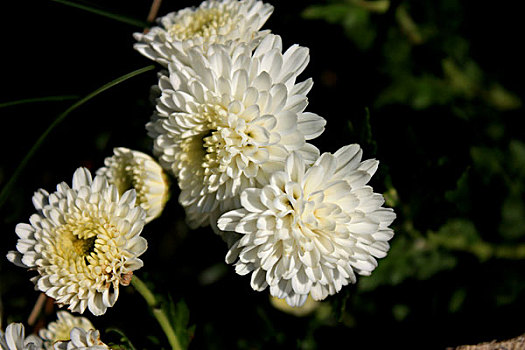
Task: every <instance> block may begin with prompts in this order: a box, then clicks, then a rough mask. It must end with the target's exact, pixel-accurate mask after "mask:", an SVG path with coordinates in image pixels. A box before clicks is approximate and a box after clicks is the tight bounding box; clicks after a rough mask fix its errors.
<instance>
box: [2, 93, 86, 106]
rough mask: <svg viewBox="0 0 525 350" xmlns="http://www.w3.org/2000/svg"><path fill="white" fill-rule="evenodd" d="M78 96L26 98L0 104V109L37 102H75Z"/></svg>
mask: <svg viewBox="0 0 525 350" xmlns="http://www.w3.org/2000/svg"><path fill="white" fill-rule="evenodd" d="M76 99H78V96H75V95H64V96H45V97H35V98H26V99H23V100H16V101H9V102H1V103H0V108H6V107H12V106H17V105H23V104H28V103H38V102H60V101H69V100H76Z"/></svg>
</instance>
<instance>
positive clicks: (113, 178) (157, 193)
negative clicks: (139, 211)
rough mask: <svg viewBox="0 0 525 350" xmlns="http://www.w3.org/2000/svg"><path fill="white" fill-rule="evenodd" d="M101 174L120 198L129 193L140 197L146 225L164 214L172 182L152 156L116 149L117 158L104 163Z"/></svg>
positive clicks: (138, 201) (123, 148) (139, 201)
mask: <svg viewBox="0 0 525 350" xmlns="http://www.w3.org/2000/svg"><path fill="white" fill-rule="evenodd" d="M104 164H105V166H104V167H102V168H100V169H98V170H97V175H103V176H105V177H106V178H107V179H108V182H109V183H110V184H113V185H115V186H116V187H117V189H118V192H119V194H120V195H123V194H124V192H126V191H127V190H129V189H134V190H135V192H136V193H137V204H138V205H140V206H141V207H142V208H143V209H144V210H145V211H146V223H148V222H150V221H151V220H153V219H155V218H157V217H158V216H160V214H161V213H162V210H163V209H164V206H165V204H166V202H167V201H168V198H169V185H168V178H167V177H166V175H165V174H164V171H163V170H162V168H161V166H160V165H159V164H158V163H157V162H156V161H155V160H154V159H153V158H151V157H150V156H149V155H147V154H145V153H142V152H139V151H134V150H130V149H128V148H125V147H118V148H115V149H114V155H113V156H112V157H108V158H106V159H105V160H104Z"/></svg>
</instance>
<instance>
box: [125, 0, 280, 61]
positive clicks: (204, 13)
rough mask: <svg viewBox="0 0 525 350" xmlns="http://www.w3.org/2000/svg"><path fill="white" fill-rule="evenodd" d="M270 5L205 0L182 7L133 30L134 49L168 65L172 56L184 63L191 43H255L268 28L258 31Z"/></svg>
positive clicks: (266, 16) (193, 44) (202, 44)
mask: <svg viewBox="0 0 525 350" xmlns="http://www.w3.org/2000/svg"><path fill="white" fill-rule="evenodd" d="M272 12H273V6H271V5H269V4H265V3H263V2H262V1H256V0H241V1H237V0H222V1H218V0H207V1H204V2H202V3H201V5H200V6H199V7H198V8H185V9H183V10H180V11H177V12H172V13H169V14H167V15H166V16H164V17H162V18H160V19H159V20H158V22H159V23H160V26H159V27H153V28H151V30H150V31H149V32H148V33H147V34H142V33H135V34H134V37H135V39H136V40H137V41H138V43H137V44H135V49H136V50H137V51H139V52H140V53H141V54H143V55H144V56H146V57H148V58H150V59H152V60H154V61H157V62H159V63H160V64H162V65H163V66H165V67H167V66H168V64H169V62H171V61H172V60H173V58H174V57H176V58H177V59H179V60H181V61H183V62H185V63H187V62H188V60H187V56H186V52H187V50H188V49H190V48H192V47H195V46H197V47H202V48H204V49H205V50H206V49H207V48H208V47H209V46H210V45H212V44H224V43H227V42H229V41H239V42H246V43H251V45H252V46H254V45H256V44H257V43H258V42H259V41H260V39H261V38H262V37H264V35H266V34H268V32H269V31H259V29H261V27H262V26H263V25H264V23H265V22H266V20H267V19H268V17H270V15H271V14H272Z"/></svg>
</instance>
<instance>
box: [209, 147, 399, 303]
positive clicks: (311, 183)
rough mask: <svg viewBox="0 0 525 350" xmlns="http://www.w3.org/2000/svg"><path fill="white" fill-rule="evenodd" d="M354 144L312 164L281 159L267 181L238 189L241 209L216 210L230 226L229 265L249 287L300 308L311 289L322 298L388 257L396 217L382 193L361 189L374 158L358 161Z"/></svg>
mask: <svg viewBox="0 0 525 350" xmlns="http://www.w3.org/2000/svg"><path fill="white" fill-rule="evenodd" d="M361 155H362V151H361V149H360V147H359V146H358V145H350V146H345V147H343V148H341V149H340V150H338V151H337V152H336V153H335V154H333V155H332V154H330V153H324V154H323V155H321V157H319V159H318V160H317V161H316V162H315V163H314V165H312V166H311V167H310V168H307V166H306V165H305V162H304V160H303V159H301V157H300V156H298V155H297V154H291V155H290V156H289V157H288V159H287V160H286V167H285V170H284V171H279V172H276V173H274V174H273V175H272V177H271V179H270V184H269V185H266V186H264V187H263V188H250V189H246V190H244V191H243V193H242V194H241V204H242V208H241V209H237V210H232V211H230V212H228V213H226V214H224V215H222V216H221V217H220V219H219V221H218V227H219V228H220V229H221V230H228V231H235V232H237V233H238V234H240V239H239V240H238V241H237V242H235V243H233V244H232V245H231V248H230V250H229V252H228V255H227V257H226V260H227V262H229V263H232V262H234V261H237V262H236V264H235V265H236V268H235V270H236V272H237V273H238V274H240V275H245V274H248V273H250V272H251V273H252V276H251V286H252V288H253V289H254V290H257V291H262V290H264V289H265V288H266V287H267V286H268V285H269V286H270V293H271V295H273V296H275V297H278V298H281V299H282V298H286V301H287V303H288V304H289V305H291V306H300V305H302V304H303V303H304V302H305V300H306V298H307V296H308V295H309V294H310V295H311V296H312V297H313V299H314V300H322V299H324V298H326V297H327V296H328V295H332V294H335V293H336V292H338V291H339V290H340V289H341V288H342V287H343V286H345V285H347V284H348V283H355V282H356V276H355V273H358V274H360V275H369V274H370V273H371V272H372V270H374V268H375V267H376V266H377V262H376V258H382V257H384V256H385V255H386V253H387V251H388V249H389V245H388V240H390V238H392V236H393V234H394V233H393V231H392V229H390V228H389V227H388V226H389V225H390V224H391V223H392V221H393V220H394V218H395V214H394V212H393V210H392V209H389V208H383V207H382V205H383V203H384V200H383V196H381V195H380V194H377V193H374V192H373V189H372V188H371V187H370V186H366V183H367V182H368V181H369V179H370V178H371V176H372V175H373V174H374V172H375V171H376V169H377V166H378V162H377V161H376V160H373V159H370V160H366V161H363V162H361Z"/></svg>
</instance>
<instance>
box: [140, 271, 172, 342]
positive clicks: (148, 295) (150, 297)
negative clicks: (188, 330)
mask: <svg viewBox="0 0 525 350" xmlns="http://www.w3.org/2000/svg"><path fill="white" fill-rule="evenodd" d="M131 284H132V285H133V287H134V288H135V290H136V291H137V292H139V293H140V295H142V297H143V298H144V300H146V303H147V304H148V306H149V307H150V308H151V311H152V312H153V316H155V318H156V319H157V321H158V322H159V324H160V326H161V327H162V330H163V331H164V333H165V334H166V337H167V338H168V341H169V343H170V345H171V348H172V349H173V350H182V347H181V345H180V342H179V339H178V338H177V334H175V330H174V329H173V327H172V326H171V323H170V321H169V319H168V316H167V315H166V313H165V312H164V310H163V309H162V308H161V307H160V302H159V301H158V300H157V298H155V295H154V294H153V293H152V292H151V290H150V289H149V288H148V286H146V284H145V283H144V282H142V281H141V280H140V279H139V278H138V277H137V276H136V275H134V276H133V278H132V279H131Z"/></svg>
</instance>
